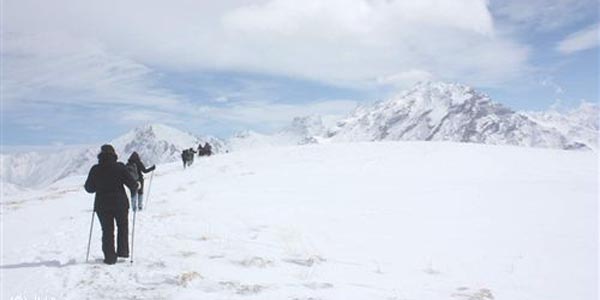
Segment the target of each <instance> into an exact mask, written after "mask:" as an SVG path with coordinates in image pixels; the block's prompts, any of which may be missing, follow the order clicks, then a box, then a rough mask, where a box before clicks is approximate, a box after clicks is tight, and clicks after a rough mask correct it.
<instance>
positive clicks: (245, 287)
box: [219, 281, 267, 295]
mask: <svg viewBox="0 0 600 300" xmlns="http://www.w3.org/2000/svg"><path fill="white" fill-rule="evenodd" d="M219 285H220V286H221V287H222V288H223V289H225V290H229V291H232V292H234V293H236V294H238V295H252V294H258V293H260V292H262V291H263V290H265V289H266V288H267V287H266V286H262V285H259V284H243V283H240V282H237V281H220V282H219Z"/></svg>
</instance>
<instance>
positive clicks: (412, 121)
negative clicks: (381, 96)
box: [328, 82, 586, 149]
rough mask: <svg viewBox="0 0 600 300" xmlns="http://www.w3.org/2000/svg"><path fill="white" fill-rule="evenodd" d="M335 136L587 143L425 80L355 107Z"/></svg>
mask: <svg viewBox="0 0 600 300" xmlns="http://www.w3.org/2000/svg"><path fill="white" fill-rule="evenodd" d="M328 136H329V137H331V139H332V140H333V141H343V142H348V141H387V140H422V141H454V142H472V143H482V144H495V145H519V146H529V147H544V148H557V149H578V148H586V146H585V145H583V144H581V143H577V142H576V141H573V140H571V139H570V138H568V137H567V136H565V135H564V134H563V133H561V132H560V131H558V130H556V129H554V128H552V127H546V126H543V125H542V124H540V123H538V122H536V121H535V120H533V119H532V118H530V117H528V116H527V115H526V114H522V113H518V112H515V111H512V110H511V109H509V108H507V107H505V106H503V105H501V104H498V103H495V102H493V101H492V100H491V99H490V98H489V97H488V96H487V95H485V94H482V93H479V92H477V91H475V90H474V89H473V88H471V87H468V86H464V85H460V84H449V83H442V82H426V83H420V84H418V85H416V86H415V87H414V88H412V89H410V90H408V91H405V92H402V93H400V94H399V95H397V96H395V97H393V98H392V99H390V100H387V101H383V102H379V103H376V104H374V105H372V106H364V107H360V108H358V109H357V110H356V111H355V112H354V113H353V114H352V115H350V116H349V117H347V118H346V119H344V120H342V121H340V122H339V123H338V126H337V127H335V128H333V129H331V130H330V132H329V134H328Z"/></svg>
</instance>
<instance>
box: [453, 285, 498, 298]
mask: <svg viewBox="0 0 600 300" xmlns="http://www.w3.org/2000/svg"><path fill="white" fill-rule="evenodd" d="M450 296H451V297H452V298H456V299H461V300H493V299H494V295H493V294H492V291H491V290H490V289H486V288H482V289H478V290H476V291H473V290H470V289H469V288H468V287H459V288H457V289H456V292H455V293H453V294H452V295H450Z"/></svg>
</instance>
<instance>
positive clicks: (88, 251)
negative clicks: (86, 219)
mask: <svg viewBox="0 0 600 300" xmlns="http://www.w3.org/2000/svg"><path fill="white" fill-rule="evenodd" d="M95 213H96V211H95V210H92V222H91V223H90V237H89V238H88V246H87V254H86V255H85V262H86V263H87V262H88V260H89V258H90V244H91V243H92V229H93V228H94V214H95Z"/></svg>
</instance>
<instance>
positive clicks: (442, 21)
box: [1, 0, 599, 145]
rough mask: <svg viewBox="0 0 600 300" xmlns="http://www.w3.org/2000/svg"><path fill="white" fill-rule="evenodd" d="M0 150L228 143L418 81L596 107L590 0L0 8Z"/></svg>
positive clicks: (507, 100) (114, 0) (77, 3)
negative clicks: (137, 129) (152, 140)
mask: <svg viewBox="0 0 600 300" xmlns="http://www.w3.org/2000/svg"><path fill="white" fill-rule="evenodd" d="M2 6H3V7H2V24H1V25H2V29H1V30H2V32H1V41H2V47H1V59H2V74H1V75H2V77H1V84H2V86H1V88H2V90H1V92H2V103H1V104H2V105H1V113H2V144H3V145H17V144H19V145H23V144H39V145H42V144H80V143H86V144H87V143H99V142H102V141H105V140H107V139H110V138H113V137H115V136H116V135H118V134H120V133H123V132H124V131H127V130H128V129H130V128H132V127H133V126H136V125H140V124H145V123H149V122H160V123H166V124H171V125H174V126H176V127H179V128H182V129H187V130H190V131H192V132H196V133H207V134H213V135H216V136H221V137H227V136H228V135H230V134H231V133H233V132H235V131H238V130H242V129H254V130H257V131H262V132H270V131H273V130H275V129H276V128H279V127H281V126H283V125H285V124H286V123H287V122H289V121H290V120H291V119H292V118H293V117H294V116H300V115H307V114H320V115H323V116H325V117H326V118H329V119H333V118H335V117H337V116H340V115H344V114H346V113H348V112H349V111H351V110H352V109H353V108H354V107H355V106H356V105H357V104H361V103H369V102H372V101H375V100H382V99H385V98H386V97H388V96H390V95H391V94H393V93H395V92H398V91H400V90H402V89H405V88H407V87H410V86H411V85H413V84H414V83H416V82H418V81H423V80H441V81H451V82H460V83H464V84H467V85H471V86H473V87H475V88H477V89H480V90H482V91H484V92H486V93H488V94H489V95H490V96H492V98H494V99H495V100H496V101H498V102H501V103H504V104H506V105H509V106H510V107H512V108H514V109H517V110H544V109H548V108H549V107H551V106H553V105H554V106H556V104H558V106H559V107H562V108H564V109H567V108H570V107H575V106H577V105H578V104H579V103H581V102H582V101H590V102H597V101H598V80H599V79H598V63H599V62H598V42H599V37H598V35H599V33H598V27H599V18H598V1H597V0H528V1H522V0H491V1H486V0H419V1H414V0H302V1H298V0H221V1H201V0H197V1H194V0H170V1H158V0H144V1H141V0H132V1H122V0H103V1H94V0H88V1H82V0H54V1H46V0H3V1H2Z"/></svg>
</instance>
